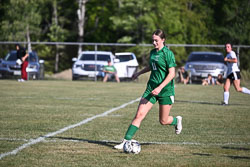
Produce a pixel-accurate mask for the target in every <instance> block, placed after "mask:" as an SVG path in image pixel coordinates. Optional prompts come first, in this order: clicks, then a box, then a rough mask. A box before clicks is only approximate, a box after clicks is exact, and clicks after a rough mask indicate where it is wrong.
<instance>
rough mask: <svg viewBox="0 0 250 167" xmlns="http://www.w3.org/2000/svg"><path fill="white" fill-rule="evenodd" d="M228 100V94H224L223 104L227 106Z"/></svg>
mask: <svg viewBox="0 0 250 167" xmlns="http://www.w3.org/2000/svg"><path fill="white" fill-rule="evenodd" d="M228 100H229V92H224V103H225V104H228Z"/></svg>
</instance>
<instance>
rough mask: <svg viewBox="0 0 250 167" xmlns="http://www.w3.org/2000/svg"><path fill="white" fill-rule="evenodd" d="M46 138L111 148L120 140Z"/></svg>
mask: <svg viewBox="0 0 250 167" xmlns="http://www.w3.org/2000/svg"><path fill="white" fill-rule="evenodd" d="M48 139H59V140H68V141H73V142H74V141H75V142H87V143H91V144H98V145H103V146H107V147H111V148H113V147H114V145H116V144H120V143H121V142H117V141H106V140H102V141H97V140H89V139H79V138H73V137H60V136H59V137H48ZM140 144H141V145H155V143H140Z"/></svg>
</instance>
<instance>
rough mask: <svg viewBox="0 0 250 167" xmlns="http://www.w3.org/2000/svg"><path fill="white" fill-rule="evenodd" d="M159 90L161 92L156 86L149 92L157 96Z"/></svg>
mask: <svg viewBox="0 0 250 167" xmlns="http://www.w3.org/2000/svg"><path fill="white" fill-rule="evenodd" d="M160 92H161V88H159V87H157V88H155V89H154V90H153V91H152V92H151V94H152V95H153V96H157V95H158V94H159V93H160Z"/></svg>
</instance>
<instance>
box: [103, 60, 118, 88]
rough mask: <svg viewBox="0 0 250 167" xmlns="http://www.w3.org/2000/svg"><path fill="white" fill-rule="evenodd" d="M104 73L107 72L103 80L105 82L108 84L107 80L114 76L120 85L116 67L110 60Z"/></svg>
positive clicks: (104, 68)
mask: <svg viewBox="0 0 250 167" xmlns="http://www.w3.org/2000/svg"><path fill="white" fill-rule="evenodd" d="M103 72H105V76H104V78H103V82H107V80H108V79H109V78H111V77H113V76H115V79H116V81H117V82H118V83H119V82H120V79H119V77H118V75H117V72H116V69H115V67H114V66H113V65H112V64H111V60H108V65H105V66H104V67H103Z"/></svg>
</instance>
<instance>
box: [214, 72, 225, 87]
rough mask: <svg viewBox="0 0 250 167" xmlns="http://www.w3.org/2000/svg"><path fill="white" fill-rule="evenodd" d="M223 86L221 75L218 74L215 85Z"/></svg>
mask: <svg viewBox="0 0 250 167" xmlns="http://www.w3.org/2000/svg"><path fill="white" fill-rule="evenodd" d="M223 84H224V80H223V76H222V74H219V75H218V77H217V79H216V85H223Z"/></svg>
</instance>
